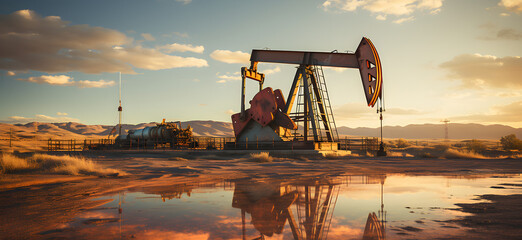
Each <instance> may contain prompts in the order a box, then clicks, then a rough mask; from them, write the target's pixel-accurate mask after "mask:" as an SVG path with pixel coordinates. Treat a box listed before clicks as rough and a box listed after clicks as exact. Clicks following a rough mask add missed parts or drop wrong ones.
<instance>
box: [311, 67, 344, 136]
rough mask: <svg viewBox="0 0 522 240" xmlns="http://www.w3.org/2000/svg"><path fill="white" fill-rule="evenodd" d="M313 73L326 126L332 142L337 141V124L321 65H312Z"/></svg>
mask: <svg viewBox="0 0 522 240" xmlns="http://www.w3.org/2000/svg"><path fill="white" fill-rule="evenodd" d="M313 70H314V74H315V76H316V79H317V86H318V87H319V93H320V94H321V99H322V100H323V104H324V108H325V111H326V115H327V119H328V123H327V124H328V128H329V129H330V134H331V135H332V140H333V141H334V142H337V141H339V133H338V132H337V125H336V124H335V119H334V115H333V111H332V105H331V104H330V96H329V95H328V88H327V87H326V81H325V78H324V72H323V67H321V66H313Z"/></svg>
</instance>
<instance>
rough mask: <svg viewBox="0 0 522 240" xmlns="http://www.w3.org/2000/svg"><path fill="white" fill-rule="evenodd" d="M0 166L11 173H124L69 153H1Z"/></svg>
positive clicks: (99, 174)
mask: <svg viewBox="0 0 522 240" xmlns="http://www.w3.org/2000/svg"><path fill="white" fill-rule="evenodd" d="M1 166H2V169H3V171H4V172H6V173H12V172H19V171H21V170H26V171H29V170H30V171H37V172H44V173H58V174H66V175H96V176H104V175H124V174H126V173H125V172H123V171H118V170H115V169H111V168H104V167H102V166H100V165H99V164H96V163H95V162H93V161H92V160H90V159H87V158H84V157H75V156H69V155H63V156H54V155H47V154H34V155H33V156H32V157H29V158H19V157H16V156H13V155H10V154H4V155H2V160H1Z"/></svg>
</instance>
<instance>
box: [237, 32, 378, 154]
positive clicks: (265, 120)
mask: <svg viewBox="0 0 522 240" xmlns="http://www.w3.org/2000/svg"><path fill="white" fill-rule="evenodd" d="M250 62H251V64H250V67H248V68H247V67H243V68H241V77H242V83H241V84H242V85H241V112H239V113H236V114H234V115H232V125H233V127H234V134H235V137H236V141H235V143H233V144H231V143H230V144H227V148H235V149H249V148H250V149H251V148H257V149H315V150H326V149H328V150H337V149H338V141H339V136H338V133H337V127H336V125H335V120H334V116H333V112H332V109H331V106H330V100H329V96H328V91H327V87H326V82H325V79H324V73H323V71H322V67H323V66H326V67H339V68H357V69H359V72H360V75H361V80H362V83H363V88H364V93H365V96H366V102H367V104H368V106H369V107H374V106H375V104H376V103H377V102H378V101H379V103H380V109H378V110H377V112H378V113H379V112H380V113H381V128H382V111H383V109H382V95H381V93H382V87H383V77H382V67H381V61H380V58H379V55H378V53H377V50H376V48H375V46H374V45H373V43H372V42H371V41H370V39H368V38H366V37H363V38H362V40H361V42H360V43H359V46H358V47H357V50H356V51H355V53H339V52H336V51H334V52H303V51H281V50H256V49H254V50H252V54H251V56H250ZM260 62H262V63H282V64H296V65H298V67H297V71H296V73H295V77H294V79H293V82H292V86H291V88H290V92H289V94H288V97H287V98H286V101H285V98H284V97H283V94H282V92H281V90H280V89H276V90H273V89H272V88H270V87H267V88H263V83H264V81H265V75H264V74H263V73H260V72H258V71H257V65H258V63H260ZM246 78H249V79H252V80H255V81H257V82H258V83H259V92H258V93H257V94H256V95H255V96H254V98H253V99H252V100H251V101H250V102H249V103H250V108H249V109H246V107H245V79H246ZM296 99H297V101H296ZM294 103H296V106H294ZM299 127H301V131H299V130H298V128H299ZM381 135H382V133H381ZM381 148H382V136H381ZM382 150H383V149H382Z"/></svg>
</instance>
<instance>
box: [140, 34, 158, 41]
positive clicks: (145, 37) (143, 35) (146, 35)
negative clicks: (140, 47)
mask: <svg viewBox="0 0 522 240" xmlns="http://www.w3.org/2000/svg"><path fill="white" fill-rule="evenodd" d="M141 36H142V37H143V38H144V39H145V40H146V41H154V40H156V38H154V37H153V36H152V35H151V34H150V33H142V34H141Z"/></svg>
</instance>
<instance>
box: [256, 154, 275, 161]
mask: <svg viewBox="0 0 522 240" xmlns="http://www.w3.org/2000/svg"><path fill="white" fill-rule="evenodd" d="M250 159H251V160H253V161H256V162H272V160H274V159H273V158H272V157H270V154H269V153H268V152H260V153H251V154H250Z"/></svg>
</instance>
